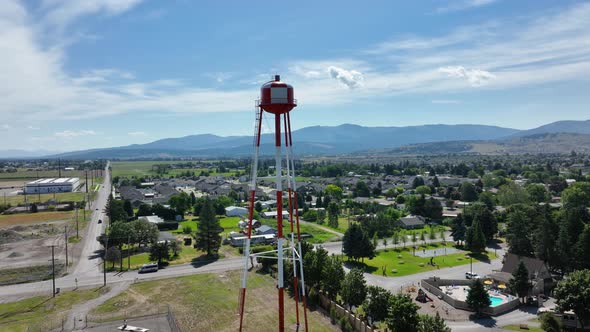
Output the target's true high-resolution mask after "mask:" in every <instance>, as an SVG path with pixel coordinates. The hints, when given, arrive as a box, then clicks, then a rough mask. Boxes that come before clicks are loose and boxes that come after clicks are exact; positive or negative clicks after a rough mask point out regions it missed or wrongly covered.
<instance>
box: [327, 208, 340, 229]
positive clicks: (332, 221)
mask: <svg viewBox="0 0 590 332" xmlns="http://www.w3.org/2000/svg"><path fill="white" fill-rule="evenodd" d="M338 214H339V208H338V204H337V203H335V202H330V204H328V226H330V227H332V228H338Z"/></svg>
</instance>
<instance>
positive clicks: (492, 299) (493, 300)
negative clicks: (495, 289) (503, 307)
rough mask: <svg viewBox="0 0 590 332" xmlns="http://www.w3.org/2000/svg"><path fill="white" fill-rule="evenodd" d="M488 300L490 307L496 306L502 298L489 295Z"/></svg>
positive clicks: (500, 302)
mask: <svg viewBox="0 0 590 332" xmlns="http://www.w3.org/2000/svg"><path fill="white" fill-rule="evenodd" d="M490 301H492V304H490V307H497V306H499V305H500V304H502V302H503V301H504V299H502V298H501V297H497V296H490Z"/></svg>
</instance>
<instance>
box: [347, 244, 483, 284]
mask: <svg viewBox="0 0 590 332" xmlns="http://www.w3.org/2000/svg"><path fill="white" fill-rule="evenodd" d="M450 246H452V243H450V242H447V244H445V245H443V244H442V243H432V244H428V245H426V246H419V247H418V249H417V251H421V250H423V249H426V250H431V249H437V256H436V257H434V259H433V261H434V263H435V264H436V266H432V265H429V262H430V258H429V257H424V258H423V257H418V256H414V255H413V249H411V248H410V247H407V248H399V249H388V250H381V251H378V252H377V256H376V257H375V258H373V259H365V260H364V263H362V262H346V264H349V265H351V266H358V267H361V268H363V269H364V270H365V271H366V272H368V273H372V274H375V275H385V276H389V277H395V276H405V275H410V274H415V273H420V272H425V271H430V270H435V269H438V268H445V267H452V266H458V265H465V264H469V262H470V259H469V255H470V254H469V253H468V252H462V253H454V254H449V255H444V248H445V247H450ZM438 250H440V253H439V252H438ZM472 256H473V261H474V262H477V261H489V260H490V259H493V258H494V253H493V252H487V253H479V254H473V255H472ZM383 268H384V269H385V274H383V270H382V269H383ZM394 270H395V271H396V272H394Z"/></svg>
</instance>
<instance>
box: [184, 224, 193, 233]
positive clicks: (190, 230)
mask: <svg viewBox="0 0 590 332" xmlns="http://www.w3.org/2000/svg"><path fill="white" fill-rule="evenodd" d="M182 232H183V233H184V234H191V233H192V232H193V228H192V227H191V226H189V225H184V226H182Z"/></svg>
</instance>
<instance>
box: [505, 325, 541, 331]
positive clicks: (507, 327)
mask: <svg viewBox="0 0 590 332" xmlns="http://www.w3.org/2000/svg"><path fill="white" fill-rule="evenodd" d="M500 328H501V329H503V330H508V331H528V332H544V330H543V329H542V328H540V327H536V326H531V325H528V328H526V329H521V328H520V325H517V324H513V325H505V326H502V327H500Z"/></svg>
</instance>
